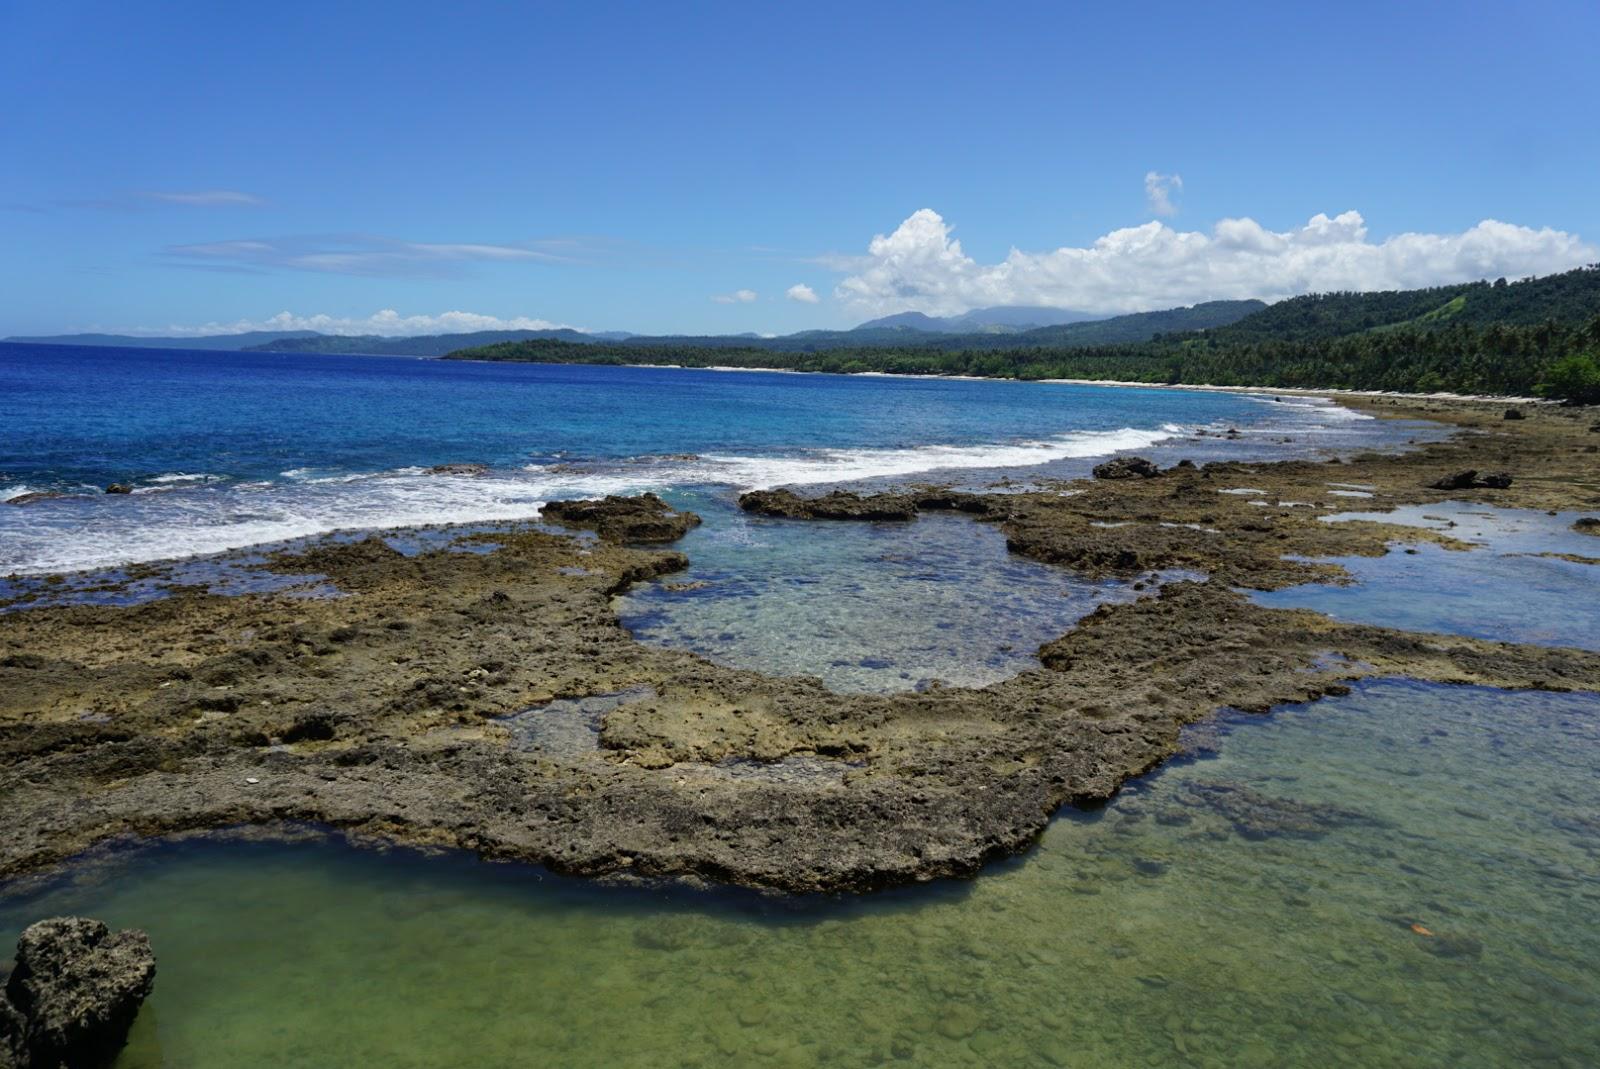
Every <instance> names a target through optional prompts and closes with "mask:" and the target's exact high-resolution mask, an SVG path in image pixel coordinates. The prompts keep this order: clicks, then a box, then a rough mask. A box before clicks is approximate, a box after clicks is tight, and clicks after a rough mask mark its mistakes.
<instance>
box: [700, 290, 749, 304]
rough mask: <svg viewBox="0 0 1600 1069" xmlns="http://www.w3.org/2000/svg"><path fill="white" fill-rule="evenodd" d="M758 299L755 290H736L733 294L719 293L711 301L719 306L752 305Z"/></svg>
mask: <svg viewBox="0 0 1600 1069" xmlns="http://www.w3.org/2000/svg"><path fill="white" fill-rule="evenodd" d="M756 297H757V293H756V291H755V290H734V291H733V292H732V293H718V294H716V295H715V296H713V297H712V298H711V299H712V300H713V301H716V302H717V303H718V304H750V303H752V302H753V301H754V300H755V299H756Z"/></svg>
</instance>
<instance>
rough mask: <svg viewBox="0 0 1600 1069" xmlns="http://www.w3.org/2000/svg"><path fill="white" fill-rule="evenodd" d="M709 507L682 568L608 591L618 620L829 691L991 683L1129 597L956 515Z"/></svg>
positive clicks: (1115, 585)
mask: <svg viewBox="0 0 1600 1069" xmlns="http://www.w3.org/2000/svg"><path fill="white" fill-rule="evenodd" d="M707 506H709V509H714V510H717V511H716V512H715V513H712V514H711V515H710V516H709V518H708V522H707V523H706V525H705V526H703V527H701V528H698V529H697V530H695V531H693V532H691V533H690V534H689V535H688V536H687V537H686V538H684V539H683V540H682V541H681V542H679V543H678V544H677V546H676V548H679V549H682V550H683V551H684V552H685V553H687V554H688V555H689V561H690V565H689V569H688V570H687V571H686V572H681V573H677V574H674V575H671V576H668V577H666V578H665V579H663V580H660V581H658V582H654V583H648V584H644V585H642V586H639V587H637V588H635V589H634V590H632V591H630V592H629V593H628V595H627V596H625V597H623V598H620V599H618V603H617V608H618V612H619V614H620V616H621V619H622V622H623V624H624V625H625V626H626V627H627V628H628V629H629V630H630V631H631V632H632V633H633V634H634V636H635V637H636V638H638V639H640V640H641V641H644V642H650V643H655V644H659V645H665V646H676V647H681V648H686V649H692V650H694V651H696V652H697V653H701V654H704V655H706V656H708V657H711V658H712V659H714V660H718V661H722V662H725V663H729V664H734V665H738V666H740V667H746V668H755V669H758V670H761V671H764V672H769V673H777V674H783V675H815V676H820V677H821V678H822V679H823V681H824V682H826V683H827V684H828V685H829V686H830V687H833V688H834V689H836V690H850V691H877V692H889V691H897V690H911V689H914V688H917V687H920V686H924V685H926V684H927V683H929V682H931V681H932V680H935V679H938V680H943V681H944V682H946V683H953V684H958V685H961V686H983V685H985V684H988V683H993V682H996V681H997V680H1001V679H1005V678H1007V677H1009V676H1012V675H1015V674H1016V673H1017V672H1019V671H1022V670H1024V669H1027V668H1036V667H1038V663H1039V662H1038V660H1037V659H1036V658H1035V656H1034V654H1035V653H1036V652H1037V650H1038V648H1039V647H1040V646H1041V645H1043V644H1044V643H1046V642H1048V641H1050V640H1051V639H1053V638H1056V637H1057V636H1059V635H1061V634H1062V633H1063V632H1065V631H1067V630H1068V629H1069V628H1070V627H1071V626H1072V625H1073V623H1075V622H1076V621H1077V620H1078V618H1079V617H1081V616H1083V615H1084V614H1086V613H1088V612H1091V611H1093V609H1094V607H1095V606H1096V605H1098V604H1101V603H1103V602H1117V601H1127V600H1130V599H1132V598H1134V597H1136V596H1138V592H1137V591H1135V590H1134V589H1133V587H1132V585H1131V584H1130V583H1119V582H1094V581H1090V580H1086V579H1082V578H1079V577H1077V576H1074V575H1073V574H1072V573H1071V572H1068V571H1065V570H1063V569H1060V568H1052V567H1050V566H1048V565H1044V564H1038V563H1036V562H1033V561H1029V560H1025V559H1023V558H1021V557H1015V556H1012V555H1011V554H1010V553H1009V552H1008V551H1007V550H1006V540H1005V536H1004V535H1003V534H1001V533H1000V531H999V530H998V529H996V528H995V527H994V526H993V525H990V524H985V523H979V522H976V521H974V520H972V519H971V518H970V517H967V516H957V515H938V514H935V515H929V516H923V517H921V518H920V519H918V520H916V521H914V522H910V523H817V522H810V521H804V520H798V521H797V520H776V519H768V518H764V517H752V516H747V515H745V514H744V513H740V512H739V511H737V510H736V509H734V508H732V507H730V506H728V505H726V504H721V505H719V504H718V503H716V502H707V503H706V504H703V505H700V506H698V507H700V508H702V509H706V508H707ZM1148 589H1149V590H1150V591H1151V592H1154V587H1153V585H1152V586H1150V587H1149V588H1148Z"/></svg>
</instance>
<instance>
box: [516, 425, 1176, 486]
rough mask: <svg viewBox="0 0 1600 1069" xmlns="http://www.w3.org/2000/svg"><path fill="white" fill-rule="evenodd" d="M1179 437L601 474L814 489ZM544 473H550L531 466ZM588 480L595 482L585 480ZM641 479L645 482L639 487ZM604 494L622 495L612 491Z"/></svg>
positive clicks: (850, 452) (1082, 438) (633, 480)
mask: <svg viewBox="0 0 1600 1069" xmlns="http://www.w3.org/2000/svg"><path fill="white" fill-rule="evenodd" d="M1181 433H1182V428H1178V427H1171V426H1169V427H1163V428H1162V429H1161V430H1154V431H1152V430H1136V429H1134V428H1132V427H1124V428H1122V429H1121V430H1116V431H1081V432H1076V433H1072V434H1063V435H1060V436H1058V437H1055V438H1048V439H1043V440H1039V441H1030V442H1011V443H985V444H979V445H923V446H913V447H909V448H905V449H814V450H808V451H806V452H804V453H799V454H791V455H788V456H738V455H729V454H716V453H708V454H706V455H704V456H702V457H700V458H698V459H697V460H694V461H689V462H685V463H682V464H676V465H673V464H659V463H658V464H653V465H652V466H651V468H650V469H649V470H648V471H641V472H638V473H628V472H618V473H616V474H615V475H611V476H607V477H602V478H604V479H606V480H607V482H608V485H615V486H617V487H621V488H624V489H634V490H638V489H654V488H660V487H665V486H692V485H707V484H717V485H728V486H734V487H737V488H739V489H741V490H762V489H767V488H769V487H774V486H813V485H816V484H818V483H840V482H855V481H858V480H861V479H881V478H894V477H901V476H906V475H920V474H924V473H931V472H939V471H973V470H979V469H989V468H996V469H998V468H1020V467H1034V466H1036V465H1039V464H1048V463H1050V462H1051V461H1056V460H1067V459H1071V458H1075V457H1097V456H1105V455H1107V454H1110V453H1116V452H1120V451H1122V450H1126V449H1141V448H1144V447H1146V446H1150V445H1154V444H1155V443H1157V442H1161V441H1165V440H1166V439H1168V438H1172V437H1174V436H1175V435H1177V434H1181ZM528 470H529V471H533V472H539V471H545V470H547V469H540V468H536V467H534V468H529V469H528ZM584 478H585V480H588V479H591V478H593V477H584ZM641 480H643V483H641ZM605 492H607V493H618V492H621V491H620V490H619V489H614V488H613V489H607V490H606V491H605Z"/></svg>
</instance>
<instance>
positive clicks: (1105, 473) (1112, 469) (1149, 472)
mask: <svg viewBox="0 0 1600 1069" xmlns="http://www.w3.org/2000/svg"><path fill="white" fill-rule="evenodd" d="M1160 474H1161V469H1160V468H1158V467H1156V466H1155V464H1153V463H1152V462H1150V461H1148V460H1146V459H1145V458H1144V457H1113V458H1112V459H1110V460H1108V461H1106V462H1105V463H1104V464H1096V465H1095V468H1094V477H1095V478H1096V479H1153V478H1155V477H1156V476H1157V475H1160Z"/></svg>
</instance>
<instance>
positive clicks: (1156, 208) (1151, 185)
mask: <svg viewBox="0 0 1600 1069" xmlns="http://www.w3.org/2000/svg"><path fill="white" fill-rule="evenodd" d="M1182 192H1183V176H1182V175H1181V174H1159V173H1157V172H1155V171H1146V172H1145V176H1144V199H1145V201H1146V202H1147V203H1148V204H1149V205H1150V210H1151V211H1152V212H1154V213H1155V214H1157V215H1177V214H1178V206H1177V205H1176V204H1174V203H1172V196H1173V194H1174V193H1182Z"/></svg>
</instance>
